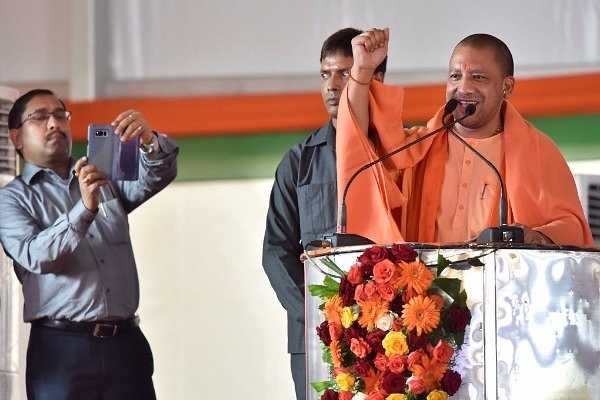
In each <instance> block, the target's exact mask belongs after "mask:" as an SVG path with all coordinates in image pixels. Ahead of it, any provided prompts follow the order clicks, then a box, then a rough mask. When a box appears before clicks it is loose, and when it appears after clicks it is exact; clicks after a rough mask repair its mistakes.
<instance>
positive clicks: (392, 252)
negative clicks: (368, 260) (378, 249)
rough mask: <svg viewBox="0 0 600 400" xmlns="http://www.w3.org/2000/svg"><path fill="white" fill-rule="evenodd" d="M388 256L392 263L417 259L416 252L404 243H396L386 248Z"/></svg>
mask: <svg viewBox="0 0 600 400" xmlns="http://www.w3.org/2000/svg"><path fill="white" fill-rule="evenodd" d="M388 254H389V258H390V260H392V262H393V263H395V264H398V263H399V262H400V261H404V262H412V261H415V260H416V259H417V256H418V253H417V252H416V251H415V250H414V249H413V248H412V247H410V245H408V244H406V243H396V244H394V245H392V247H391V248H390V249H389V250H388Z"/></svg>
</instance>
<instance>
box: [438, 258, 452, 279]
mask: <svg viewBox="0 0 600 400" xmlns="http://www.w3.org/2000/svg"><path fill="white" fill-rule="evenodd" d="M448 265H450V261H448V260H447V259H446V257H444V256H443V255H442V253H438V261H437V276H440V275H441V274H442V272H444V270H445V269H446V267H448Z"/></svg>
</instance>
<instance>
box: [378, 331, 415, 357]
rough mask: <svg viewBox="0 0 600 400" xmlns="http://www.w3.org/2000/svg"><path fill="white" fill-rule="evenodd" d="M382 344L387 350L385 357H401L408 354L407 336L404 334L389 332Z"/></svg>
mask: <svg viewBox="0 0 600 400" xmlns="http://www.w3.org/2000/svg"><path fill="white" fill-rule="evenodd" d="M381 344H382V345H383V348H384V349H385V355H386V356H388V357H389V356H391V355H392V354H400V355H401V356H403V355H405V354H408V344H407V343H406V336H405V335H404V333H402V332H395V331H391V332H388V333H387V335H385V338H383V341H382V342H381Z"/></svg>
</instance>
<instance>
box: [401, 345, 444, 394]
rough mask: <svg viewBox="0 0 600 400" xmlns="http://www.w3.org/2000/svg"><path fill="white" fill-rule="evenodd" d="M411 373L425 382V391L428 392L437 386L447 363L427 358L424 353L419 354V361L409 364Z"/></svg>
mask: <svg viewBox="0 0 600 400" xmlns="http://www.w3.org/2000/svg"><path fill="white" fill-rule="evenodd" d="M409 369H410V370H411V371H412V373H413V374H415V376H416V377H417V378H419V379H421V381H423V383H424V384H425V391H427V392H430V391H432V390H434V389H438V388H439V382H440V381H441V380H442V378H443V377H444V374H445V373H446V370H447V369H448V364H446V363H443V362H439V361H438V360H435V359H433V358H429V357H428V356H427V355H426V354H425V353H423V354H422V355H421V363H415V364H413V365H411V366H409Z"/></svg>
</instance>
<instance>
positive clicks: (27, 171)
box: [21, 157, 75, 184]
mask: <svg viewBox="0 0 600 400" xmlns="http://www.w3.org/2000/svg"><path fill="white" fill-rule="evenodd" d="M42 171H45V172H48V173H53V174H54V173H55V172H54V171H52V170H51V169H50V168H45V167H40V166H38V165H35V164H31V163H29V162H25V165H24V166H23V172H22V173H21V177H22V178H23V180H24V181H25V182H26V183H27V184H30V183H31V181H32V180H33V178H34V177H35V176H37V175H38V174H39V173H41V172H42ZM74 172H75V159H74V158H72V157H71V171H70V175H71V176H73V174H74Z"/></svg>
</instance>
